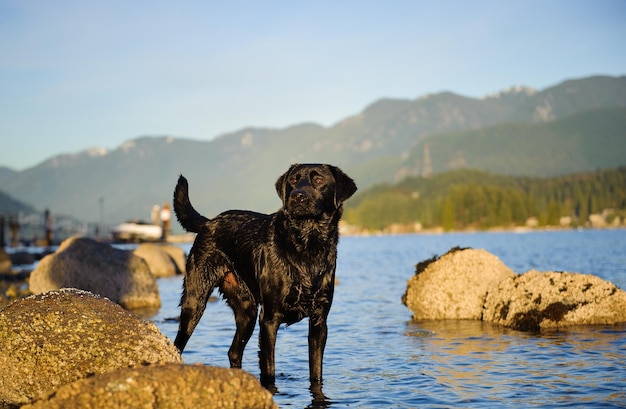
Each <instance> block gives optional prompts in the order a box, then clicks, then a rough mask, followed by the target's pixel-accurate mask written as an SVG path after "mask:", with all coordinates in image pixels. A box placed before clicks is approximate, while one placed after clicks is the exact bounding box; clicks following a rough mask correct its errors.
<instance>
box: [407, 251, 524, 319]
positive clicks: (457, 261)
mask: <svg viewBox="0 0 626 409" xmlns="http://www.w3.org/2000/svg"><path fill="white" fill-rule="evenodd" d="M514 275H515V273H514V272H513V271H512V270H511V269H510V268H508V267H507V266H506V265H505V264H504V263H502V261H500V260H499V259H498V258H497V257H496V256H494V255H493V254H491V253H489V252H487V251H485V250H474V249H460V248H454V249H452V250H450V251H449V252H448V253H446V254H445V255H443V256H441V257H440V258H437V257H433V258H432V259H429V260H426V261H424V262H421V263H419V264H418V265H417V266H416V273H415V275H414V276H413V277H411V279H409V281H408V283H407V290H406V293H405V294H404V296H403V297H402V302H403V303H404V304H405V305H406V306H407V307H408V308H409V309H410V310H411V311H412V312H413V319H415V320H419V319H478V320H479V319H481V317H482V312H483V304H484V301H485V297H486V295H487V291H488V290H489V288H490V287H491V286H494V285H495V284H497V283H498V282H500V281H501V280H503V279H505V278H509V277H513V276H514Z"/></svg>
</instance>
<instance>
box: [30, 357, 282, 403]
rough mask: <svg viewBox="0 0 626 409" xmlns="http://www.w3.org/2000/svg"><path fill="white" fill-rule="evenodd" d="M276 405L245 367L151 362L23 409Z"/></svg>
mask: <svg viewBox="0 0 626 409" xmlns="http://www.w3.org/2000/svg"><path fill="white" fill-rule="evenodd" d="M157 407H158V408H162V409H168V408H172V409H180V408H215V409H221V408H233V409H235V408H242V409H248V408H250V409H254V408H259V409H271V408H278V406H277V405H276V404H275V403H274V402H273V401H272V394H271V393H270V392H268V391H267V390H266V389H265V388H263V387H262V386H261V384H260V383H259V382H258V381H257V380H256V378H255V377H254V376H252V375H250V374H248V373H246V372H244V371H242V370H241V369H228V368H216V367H208V366H201V365H179V364H166V365H152V366H148V367H141V368H129V369H121V370H119V371H115V372H110V373H106V374H101V375H96V376H93V377H91V378H87V379H82V380H79V381H76V382H74V383H71V384H69V385H65V386H63V387H61V388H59V389H58V390H57V391H55V392H54V393H51V394H49V395H48V396H45V397H42V398H41V399H40V400H38V401H36V402H34V403H33V404H32V405H27V406H23V408H24V409H57V408H58V409H61V408H92V409H108V408H129V409H132V408H157Z"/></svg>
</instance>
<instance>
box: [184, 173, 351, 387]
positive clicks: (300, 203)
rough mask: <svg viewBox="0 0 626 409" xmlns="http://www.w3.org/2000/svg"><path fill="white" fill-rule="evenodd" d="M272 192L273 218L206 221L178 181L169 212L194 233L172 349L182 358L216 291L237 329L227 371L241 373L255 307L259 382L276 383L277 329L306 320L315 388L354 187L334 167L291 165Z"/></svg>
mask: <svg viewBox="0 0 626 409" xmlns="http://www.w3.org/2000/svg"><path fill="white" fill-rule="evenodd" d="M276 191H277V192H278V195H279V196H280V198H281V199H282V201H283V206H282V207H281V208H280V210H278V212H276V213H273V214H270V215H267V214H261V213H255V212H249V211H242V210H231V211H227V212H224V213H222V214H220V215H218V216H216V217H215V218H214V219H208V218H206V217H204V216H202V215H200V214H199V213H198V212H197V211H196V210H195V209H194V208H193V207H192V205H191V202H190V201H189V194H188V184H187V180H186V179H185V178H184V177H183V176H182V175H181V176H180V178H179V179H178V184H177V186H176V190H175V191H174V211H175V212H176V217H177V218H178V221H179V222H180V224H181V225H182V226H183V227H184V228H185V229H186V230H187V231H191V232H195V233H198V235H197V237H196V240H195V242H194V244H193V247H192V248H191V251H190V253H189V257H188V259H187V275H186V276H185V282H184V286H183V287H184V288H183V295H182V299H181V316H180V326H179V329H178V334H177V335H176V341H175V342H174V343H175V345H176V347H177V348H178V349H179V350H180V351H181V352H182V350H183V349H184V348H185V345H186V344H187V341H188V340H189V337H190V336H191V334H192V332H193V330H194V328H195V327H196V325H197V324H198V322H199V321H200V317H202V313H203V312H204V309H205V306H206V302H207V300H208V298H209V296H210V295H211V293H212V292H213V289H214V288H216V287H218V288H219V290H220V292H221V293H222V295H223V297H224V298H225V299H226V302H227V303H228V305H229V306H230V307H231V308H232V310H233V312H234V313H235V322H236V324H237V330H236V332H235V337H234V339H233V343H232V345H231V347H230V349H229V350H228V358H229V360H230V366H231V367H233V368H240V367H241V361H242V358H243V351H244V348H245V347H246V344H247V342H248V340H249V339H250V337H251V336H252V332H253V331H254V325H255V322H256V317H257V312H258V306H259V305H260V306H261V314H260V317H259V323H260V328H261V331H260V335H259V338H260V339H259V347H260V352H259V358H260V362H259V364H260V368H261V382H262V383H263V384H264V385H266V386H268V385H270V386H271V385H273V384H274V380H275V375H274V373H275V370H274V347H275V344H276V334H277V332H278V327H279V326H280V324H282V323H286V324H293V323H295V322H298V321H300V320H301V319H303V318H305V317H309V375H310V380H311V382H312V383H319V382H321V380H322V359H323V355H324V347H325V345H326V337H327V333H328V330H327V326H326V318H327V316H328V312H329V311H330V306H331V303H332V300H333V292H334V288H335V286H334V283H335V265H336V260H337V242H338V239H339V228H338V223H339V219H340V218H341V213H342V210H343V206H342V204H343V202H344V201H345V200H346V199H348V198H349V197H350V196H352V195H353V194H354V192H356V185H355V183H354V181H353V180H352V179H350V178H349V177H348V176H347V175H346V174H345V173H343V172H342V171H341V170H340V169H339V168H337V167H334V166H330V165H317V164H315V165H313V164H308V165H292V166H291V168H290V169H289V170H288V171H287V172H286V173H285V174H284V175H282V176H281V177H280V178H278V181H276Z"/></svg>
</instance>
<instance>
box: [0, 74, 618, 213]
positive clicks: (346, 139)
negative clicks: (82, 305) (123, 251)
mask: <svg viewBox="0 0 626 409" xmlns="http://www.w3.org/2000/svg"><path fill="white" fill-rule="evenodd" d="M295 162H326V163H332V164H335V165H337V166H339V167H341V168H342V169H343V170H344V171H346V172H347V173H348V174H349V175H350V176H352V177H353V178H354V179H355V180H356V182H357V184H358V186H359V188H360V190H364V189H366V188H368V187H370V186H373V185H375V184H377V183H381V182H396V181H400V180H402V179H403V178H405V177H407V176H414V175H420V174H421V175H424V176H428V175H430V174H433V173H440V172H444V171H447V170H452V169H458V168H474V169H481V170H486V171H489V172H494V173H500V174H507V175H528V176H546V177H547V176H556V175H561V174H567V173H574V172H585V171H590V170H595V169H601V168H609V167H616V166H619V165H625V164H626V76H620V77H608V76H593V77H588V78H582V79H575V80H567V81H564V82H562V83H559V84H557V85H554V86H552V87H548V88H546V89H543V90H533V89H530V88H526V87H513V88H510V89H508V90H504V91H501V92H498V93H495V94H492V95H488V96H485V97H483V98H468V97H465V96H461V95H457V94H454V93H451V92H442V93H437V94H432V95H424V96H421V97H419V98H417V99H414V100H409V99H381V100H378V101H376V102H374V103H373V104H371V105H369V106H367V107H366V108H365V109H364V110H363V111H362V112H360V113H358V114H356V115H352V116H349V117H347V118H346V119H344V120H342V121H340V122H338V123H336V124H334V125H333V126H330V127H322V126H320V125H317V124H314V123H303V124H298V125H294V126H291V127H288V128H284V129H268V128H245V129H241V130H239V131H237V132H233V133H228V134H224V135H221V136H218V137H216V138H215V139H213V140H210V141H199V140H193V139H186V138H178V137H174V136H142V137H138V138H136V139H133V140H129V141H127V142H125V143H124V144H122V145H121V146H119V147H117V148H116V149H113V150H107V149H103V148H90V149H86V150H84V151H81V152H78V153H75V154H63V155H57V156H54V157H51V158H50V159H48V160H46V161H44V162H42V163H40V164H38V165H36V166H34V167H32V168H29V169H26V170H24V171H20V172H17V171H13V170H11V169H8V168H0V191H2V192H4V193H6V194H8V195H10V196H11V197H12V198H14V199H16V200H18V201H20V202H23V203H26V204H28V205H30V206H33V207H34V208H36V209H38V210H42V209H45V208H48V209H50V210H51V211H52V212H53V213H56V214H67V215H72V216H73V217H75V218H77V219H79V220H83V221H92V222H95V221H98V220H99V219H100V217H101V214H102V213H101V212H103V215H104V220H105V222H106V224H109V225H111V224H116V223H118V222H121V221H124V220H128V219H134V218H139V219H148V218H149V215H150V210H151V209H152V206H153V205H155V204H157V205H162V204H164V203H165V202H171V194H172V191H173V188H174V185H175V183H176V179H177V178H178V175H179V174H184V175H185V176H186V177H187V178H188V180H189V183H190V196H191V200H192V203H193V204H194V205H195V206H196V209H197V210H198V211H200V213H202V214H204V215H207V216H209V217H210V216H211V215H214V214H216V213H218V212H221V211H224V210H226V209H231V208H242V209H251V210H257V211H262V212H271V211H274V210H276V209H278V207H279V206H280V200H279V198H278V196H277V195H276V193H275V190H274V182H275V181H276V179H277V178H278V177H279V176H280V175H281V174H282V173H283V172H284V171H286V169H287V168H288V166H289V164H291V163H295ZM1 210H2V209H1V208H0V212H1Z"/></svg>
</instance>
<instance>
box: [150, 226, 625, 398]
mask: <svg viewBox="0 0 626 409" xmlns="http://www.w3.org/2000/svg"><path fill="white" fill-rule="evenodd" d="M457 245H458V246H461V247H473V248H483V249H486V250H487V251H489V252H491V253H493V254H495V255H496V256H498V257H499V258H500V259H501V260H502V261H503V262H504V263H505V264H507V265H508V266H509V267H511V268H512V269H513V270H514V271H516V272H517V273H522V272H525V271H527V270H529V269H537V270H540V271H548V270H552V271H570V272H579V273H589V274H595V275H598V276H600V277H602V278H604V279H606V280H609V281H612V282H614V283H615V284H617V285H618V286H620V287H621V288H626V230H585V231H557V232H532V233H523V234H521V233H454V234H442V235H407V236H382V237H343V238H342V239H341V242H340V245H339V259H338V263H337V277H338V279H339V285H338V286H337V287H336V292H335V298H334V303H333V307H332V310H331V313H330V317H329V337H328V344H327V347H326V354H325V358H324V385H323V395H324V397H321V395H320V394H319V393H312V392H311V391H310V390H309V382H308V358H307V357H308V353H307V329H308V327H307V323H306V322H301V323H298V324H295V325H292V326H290V327H288V328H281V330H280V331H279V334H278V341H277V348H276V368H277V381H276V386H277V387H278V390H279V391H278V393H277V394H276V395H275V396H274V399H275V401H276V402H277V403H278V405H279V406H280V407H293V408H304V407H319V408H333V409H335V408H348V407H350V408H415V407H430V408H448V407H462V408H485V407H489V408H508V407H515V408H528V407H548V408H556V407H585V408H589V407H598V408H599V407H626V325H618V326H607V327H605V326H594V327H575V328H570V329H567V330H564V331H559V332H550V333H545V334H528V333H523V332H518V331H513V330H510V329H505V328H500V327H496V326H492V325H490V324H487V323H482V322H480V321H423V322H411V313H410V311H409V310H408V309H407V308H406V307H405V306H404V305H403V304H402V303H401V301H400V298H401V296H402V294H403V293H404V291H405V289H406V282H407V280H408V279H409V278H410V277H411V276H412V275H413V273H414V266H415V264H416V263H417V262H419V261H422V260H424V259H427V258H430V257H432V256H433V255H441V254H443V253H445V252H446V251H447V250H449V249H450V248H451V247H454V246H457ZM186 248H187V249H188V246H187V247H186ZM181 286H182V279H181V278H180V277H176V278H167V279H161V280H159V287H160V291H161V297H162V302H163V307H162V308H161V310H160V311H159V313H158V315H157V316H155V317H154V318H153V319H154V320H155V322H156V323H157V325H158V326H159V327H160V329H161V331H162V332H163V333H164V334H166V335H167V336H169V337H171V338H172V339H173V338H174V336H175V335H176V330H177V325H178V324H177V323H176V322H173V321H172V320H169V318H174V317H177V316H178V315H179V310H178V301H179V298H180V289H181ZM234 329H235V326H234V321H233V318H232V312H231V311H230V309H229V308H228V307H227V306H226V305H225V304H224V303H223V302H222V301H218V302H214V303H210V304H209V305H208V306H207V309H206V312H205V314H204V316H203V318H202V320H201V322H200V324H199V325H198V327H197V329H196V331H195V332H194V334H193V336H192V337H191V340H190V341H189V344H188V347H187V349H186V350H185V353H184V354H183V359H184V361H185V362H186V363H196V362H200V363H204V364H209V365H217V366H228V359H227V351H228V347H229V346H230V342H231V341H232V336H233V334H234ZM257 337H258V329H257V332H256V333H255V335H254V336H253V339H252V340H251V341H250V344H249V345H248V348H247V349H246V355H245V356H244V362H243V366H244V369H245V370H247V371H249V372H251V373H252V374H254V375H258V373H259V370H258V359H257V350H258V348H257V345H258V343H257V339H258V338H257Z"/></svg>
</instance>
